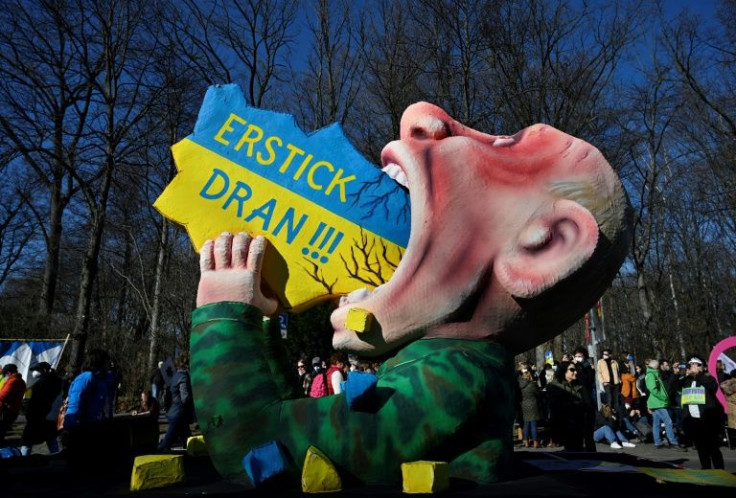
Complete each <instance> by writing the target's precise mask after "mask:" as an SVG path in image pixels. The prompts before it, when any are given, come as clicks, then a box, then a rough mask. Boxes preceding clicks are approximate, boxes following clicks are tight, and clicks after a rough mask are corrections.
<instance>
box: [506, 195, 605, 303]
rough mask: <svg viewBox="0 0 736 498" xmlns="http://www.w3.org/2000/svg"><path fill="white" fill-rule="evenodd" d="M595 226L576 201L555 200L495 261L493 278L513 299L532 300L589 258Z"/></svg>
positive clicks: (596, 233)
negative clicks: (496, 279) (494, 276)
mask: <svg viewBox="0 0 736 498" xmlns="http://www.w3.org/2000/svg"><path fill="white" fill-rule="evenodd" d="M598 233H599V230H598V223H597V222H596V221H595V218H594V217H593V215H592V214H591V213H590V211H588V210H587V209H585V208H584V207H583V206H581V205H580V204H578V203H577V202H574V201H570V200H566V199H563V200H559V201H555V202H554V204H553V205H551V206H550V207H549V209H547V210H543V211H538V212H537V213H535V214H534V215H533V216H532V218H531V220H530V221H529V222H528V223H527V225H526V226H524V228H522V230H521V232H520V233H519V236H518V237H517V238H516V240H514V241H512V243H511V246H510V247H509V248H507V250H506V251H505V252H503V253H502V254H499V256H498V258H497V260H496V265H495V266H496V271H495V273H496V277H497V278H498V280H499V282H500V283H501V285H502V286H503V287H504V288H505V289H506V290H507V291H508V292H509V293H510V294H511V295H512V296H515V297H521V298H531V297H534V296H537V295H539V294H540V293H542V292H544V291H545V290H547V289H549V288H551V287H552V286H553V285H555V284H556V283H557V282H559V281H560V280H562V279H564V278H566V277H568V276H569V275H571V274H572V273H573V272H575V271H576V270H577V269H579V268H580V267H581V266H582V265H583V264H584V263H585V262H586V261H588V260H589V259H590V257H591V256H592V255H593V251H595V247H596V244H597V243H598Z"/></svg>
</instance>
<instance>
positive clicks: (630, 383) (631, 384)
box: [621, 372, 639, 399]
mask: <svg viewBox="0 0 736 498" xmlns="http://www.w3.org/2000/svg"><path fill="white" fill-rule="evenodd" d="M621 396H623V397H624V399H625V398H631V399H636V398H638V397H639V391H638V390H637V389H636V377H635V376H633V375H631V374H630V373H629V372H626V373H623V374H621Z"/></svg>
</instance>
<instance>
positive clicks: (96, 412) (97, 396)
mask: <svg viewBox="0 0 736 498" xmlns="http://www.w3.org/2000/svg"><path fill="white" fill-rule="evenodd" d="M109 367H110V357H109V356H108V354H107V352H105V351H103V350H101V349H92V350H91V351H90V352H89V353H88V354H87V357H86V358H85V361H84V364H83V366H82V373H80V374H79V375H77V376H76V377H75V378H74V380H73V381H72V383H71V385H70V386H69V394H68V397H67V410H66V415H65V416H64V427H63V432H62V435H61V441H62V444H63V445H64V449H65V451H66V452H67V455H68V457H69V458H70V461H72V462H74V463H81V462H88V463H92V462H94V461H95V459H97V458H98V457H99V453H100V452H99V451H97V449H99V448H102V447H103V446H104V445H105V444H106V443H109V439H110V437H111V435H110V433H111V426H110V424H109V423H108V422H109V419H110V417H111V414H110V413H108V410H105V406H106V403H107V402H108V400H109V399H110V396H111V394H112V389H114V379H112V377H111V376H110V375H109V374H108V371H109Z"/></svg>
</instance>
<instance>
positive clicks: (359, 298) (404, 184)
mask: <svg viewBox="0 0 736 498" xmlns="http://www.w3.org/2000/svg"><path fill="white" fill-rule="evenodd" d="M393 144H394V145H393V147H392V144H389V145H387V146H386V147H385V148H384V150H383V152H382V154H381V164H382V168H381V171H383V173H384V174H386V175H387V176H388V177H389V178H391V179H392V180H393V181H395V182H396V184H397V185H399V186H400V187H401V188H403V189H405V190H407V191H409V190H410V189H409V176H408V174H407V171H406V170H405V169H404V167H403V166H402V163H401V161H400V159H399V158H398V157H397V154H396V153H395V152H394V151H393V148H398V147H399V146H398V145H395V144H397V143H396V142H394V143H393ZM410 199H411V196H410ZM413 211H414V210H413V208H412V212H413ZM413 223H414V216H413V213H412V225H413ZM411 232H412V233H414V227H413V226H412V230H411ZM411 241H412V237H411V235H410V237H409V243H408V244H407V247H406V251H405V252H404V255H403V257H402V258H401V262H400V264H399V267H397V268H396V272H394V275H393V276H392V278H391V281H393V280H394V278H395V277H396V275H397V273H399V268H401V267H403V266H404V264H405V262H406V261H407V260H408V259H409V258H407V255H408V253H409V248H410V247H411V245H412V244H411ZM388 285H389V283H384V284H382V285H379V286H377V287H376V288H374V289H373V290H371V289H368V288H367V287H360V288H358V289H355V290H354V291H352V292H350V293H349V294H347V295H345V296H342V297H340V303H339V306H340V307H343V306H347V305H349V304H353V305H355V304H358V303H363V302H365V301H367V300H368V299H369V298H372V297H375V296H377V295H379V294H380V293H381V292H385V290H386V287H387V286H388Z"/></svg>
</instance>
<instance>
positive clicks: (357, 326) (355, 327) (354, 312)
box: [345, 308, 373, 334]
mask: <svg viewBox="0 0 736 498" xmlns="http://www.w3.org/2000/svg"><path fill="white" fill-rule="evenodd" d="M372 323H373V314H371V312H370V311H367V310H364V309H361V308H351V309H349V310H348V316H347V317H346V318H345V328H346V329H348V330H352V331H353V332H357V333H359V334H361V333H363V332H368V330H370V328H371V324H372Z"/></svg>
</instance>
